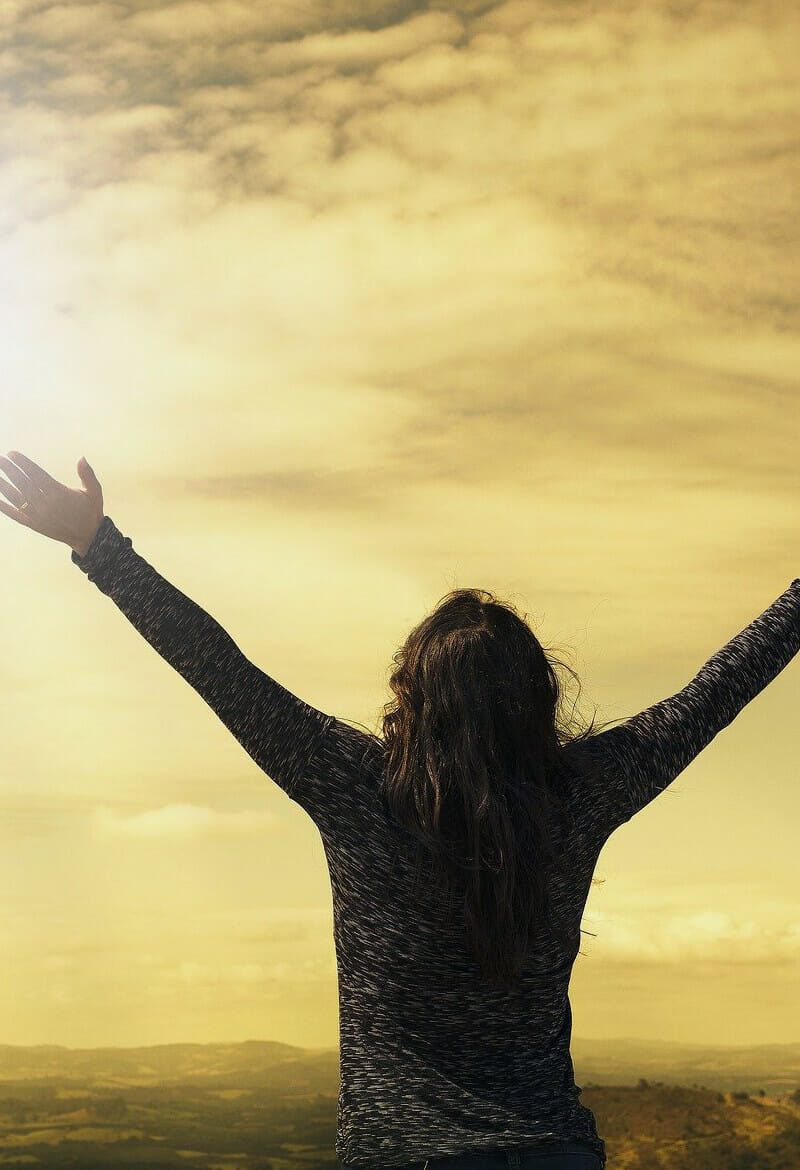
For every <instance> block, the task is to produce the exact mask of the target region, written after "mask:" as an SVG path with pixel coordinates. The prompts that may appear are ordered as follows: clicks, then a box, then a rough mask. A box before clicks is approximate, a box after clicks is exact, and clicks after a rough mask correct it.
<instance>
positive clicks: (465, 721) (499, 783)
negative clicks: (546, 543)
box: [381, 589, 595, 990]
mask: <svg viewBox="0 0 800 1170" xmlns="http://www.w3.org/2000/svg"><path fill="white" fill-rule="evenodd" d="M526 618H527V614H523V615H522V616H520V615H519V614H518V612H517V609H516V607H515V606H514V605H513V604H512V603H510V602H507V601H500V600H499V599H498V598H497V597H496V596H495V595H494V594H493V593H491V592H489V591H488V590H486V589H453V590H451V591H450V592H449V593H447V594H445V596H444V597H442V598H441V599H440V601H439V602H438V604H437V605H436V607H435V608H434V610H433V611H432V612H431V613H430V614H429V615H428V616H427V617H425V618H424V619H423V620H422V621H421V622H420V623H419V624H418V625H417V626H416V627H415V628H414V629H413V630H412V631H411V632H410V634H409V635H408V637H407V638H406V640H405V642H404V644H403V645H402V646H401V647H400V649H399V650H398V651H397V652H396V654H395V655H394V659H393V662H394V668H393V669H392V672H391V675H390V678H389V685H390V687H391V690H392V692H393V698H392V699H391V700H390V701H389V702H388V703H386V704H385V705H384V707H383V717H382V722H383V741H384V744H385V751H386V756H385V771H384V773H383V776H382V779H381V784H382V791H383V799H384V801H385V804H386V806H387V808H388V809H389V811H390V812H391V814H392V816H393V817H394V818H395V820H396V821H397V822H398V823H399V824H400V825H402V826H403V827H404V828H405V829H407V830H408V831H409V832H410V833H411V834H412V836H413V837H414V838H416V841H417V843H418V844H419V845H421V846H422V847H423V849H422V850H419V848H418V850H417V861H416V867H415V890H416V889H417V883H418V882H419V880H420V878H421V877H422V876H423V873H424V872H425V867H424V866H423V864H422V861H423V857H422V854H423V853H424V854H426V855H427V860H428V862H429V863H430V862H432V863H433V864H434V866H435V868H436V869H438V871H439V879H438V880H439V881H440V882H441V883H442V884H441V885H440V886H438V887H437V888H438V889H440V890H441V891H442V893H443V894H444V895H445V896H446V898H447V902H448V906H449V907H451V908H452V906H453V902H454V898H455V896H456V895H457V894H458V895H459V896H460V897H461V899H462V904H463V906H464V911H465V921H466V927H467V939H466V941H467V945H468V947H469V948H470V950H471V952H472V954H473V955H474V957H475V960H476V962H477V964H478V967H479V970H480V976H481V978H482V980H483V981H484V982H485V983H486V984H488V985H489V986H491V987H493V988H495V989H501V990H503V989H505V990H507V989H509V988H510V987H511V986H512V985H513V983H514V982H515V980H516V979H517V977H518V975H519V973H520V970H521V968H522V964H523V962H524V959H525V956H526V954H527V952H528V949H529V946H530V942H531V939H532V936H533V931H534V930H535V929H536V927H537V924H539V923H541V922H543V921H547V922H548V925H549V929H550V930H551V932H552V933H553V934H554V935H555V936H556V937H557V938H559V939H561V941H563V942H566V941H567V940H566V938H565V935H564V931H563V927H561V926H559V925H558V923H557V922H555V921H554V919H553V918H552V916H551V908H550V899H549V895H548V883H547V872H548V869H549V867H550V865H551V863H552V862H553V861H554V859H555V845H554V831H553V830H554V824H555V820H556V819H557V818H558V817H559V816H568V815H569V809H568V807H567V804H566V802H565V801H564V800H563V799H562V796H563V793H562V789H561V786H560V784H559V776H563V772H562V764H563V760H562V752H563V745H564V744H565V743H566V742H568V741H574V740H577V739H582V738H585V737H587V736H588V735H591V734H592V733H593V731H594V730H595V721H594V718H592V721H591V723H590V724H589V725H588V726H586V727H584V728H583V729H582V730H580V729H578V730H576V726H575V706H574V704H573V711H572V713H571V715H570V717H569V718H565V716H564V712H563V705H564V704H563V696H564V688H563V686H562V683H561V679H560V678H559V675H558V672H557V670H556V666H559V667H561V668H563V669H565V670H567V671H568V672H569V673H570V674H571V676H572V678H573V679H575V680H577V681H578V687H579V689H580V681H579V680H578V679H577V675H576V674H575V672H574V671H573V670H572V668H571V667H569V666H568V665H567V664H566V663H564V662H562V661H560V660H559V659H557V658H556V657H555V656H554V655H553V653H552V652H550V651H548V653H545V649H544V647H543V646H542V644H541V643H540V642H539V640H538V638H537V637H536V635H535V634H534V632H533V630H532V629H531V627H530V625H528V623H527V621H526V620H525V619H526ZM428 876H429V875H428Z"/></svg>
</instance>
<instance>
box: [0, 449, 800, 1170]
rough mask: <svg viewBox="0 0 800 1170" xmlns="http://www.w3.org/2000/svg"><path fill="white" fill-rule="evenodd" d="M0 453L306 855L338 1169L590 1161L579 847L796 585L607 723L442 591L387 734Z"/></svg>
mask: <svg viewBox="0 0 800 1170" xmlns="http://www.w3.org/2000/svg"><path fill="white" fill-rule="evenodd" d="M9 455H10V458H3V457H0V467H1V468H2V470H3V471H4V472H5V473H6V475H7V477H8V479H9V481H10V483H6V482H5V481H3V482H2V483H0V490H2V492H3V494H4V495H5V496H6V497H7V499H8V500H9V501H10V506H9V505H7V504H3V503H0V509H2V511H3V512H4V513H5V514H6V515H7V516H10V517H11V518H12V519H14V520H16V521H17V522H19V523H21V524H24V525H26V526H27V527H29V528H31V529H32V530H33V531H35V532H40V533H42V534H43V535H45V536H49V537H51V538H52V539H54V540H58V541H61V542H63V543H65V544H67V545H69V546H70V547H71V548H72V560H73V562H74V563H75V564H76V565H78V566H79V568H80V569H81V570H82V571H83V572H85V573H86V574H87V576H88V579H89V580H90V581H92V582H94V584H95V585H96V586H97V587H98V589H100V590H101V591H102V592H103V593H105V594H107V595H108V596H109V597H110V598H111V599H112V600H113V601H114V603H115V604H116V605H117V606H118V608H119V609H120V610H121V611H122V613H123V614H124V615H125V616H126V617H127V618H128V620H129V622H130V623H131V624H132V625H133V626H134V627H135V628H136V629H137V630H138V631H139V633H140V634H141V635H142V636H143V637H145V638H146V639H147V640H148V642H150V644H151V645H152V646H153V647H154V648H155V649H156V650H157V651H158V653H159V654H160V655H161V656H162V657H163V658H164V659H166V661H167V662H169V663H170V664H171V665H172V666H174V667H175V669H176V670H177V671H178V672H179V673H180V674H181V675H182V676H183V678H184V679H186V681H187V682H188V683H189V684H190V685H191V686H192V687H193V688H194V689H195V690H196V691H197V692H198V694H199V695H200V696H201V697H202V698H203V700H204V701H205V702H206V703H207V704H208V705H209V706H210V707H211V708H212V710H213V711H214V712H215V713H216V714H217V716H218V717H219V718H220V719H221V720H222V721H223V723H224V724H225V725H226V726H227V727H228V728H229V730H230V731H231V732H232V733H233V735H234V736H235V737H236V739H237V740H238V741H239V743H240V744H241V745H242V747H243V748H244V749H245V751H247V753H248V754H249V755H250V756H251V758H252V759H253V760H255V762H256V764H258V766H259V767H260V768H261V769H262V770H263V771H264V772H265V773H267V774H268V775H269V776H270V777H271V778H272V779H273V780H274V781H275V782H276V783H277V784H278V785H279V786H280V787H281V788H282V789H283V790H284V791H285V792H286V794H287V795H288V796H289V797H290V798H291V799H292V800H293V801H295V802H296V803H297V804H299V805H300V806H301V807H302V808H303V809H304V810H305V811H306V812H307V813H308V814H309V816H310V817H311V818H312V819H313V820H314V823H315V824H316V826H317V828H318V829H319V832H320V835H321V837H322V841H323V844H324V847H325V854H326V858H327V862H328V869H329V874H330V880H331V888H332V894H333V909H334V943H335V948H336V958H337V968H338V980H339V1032H340V1044H339V1053H340V1090H339V1099H338V1107H337V1129H336V1154H337V1156H338V1158H339V1160H340V1163H341V1165H342V1168H343V1170H366V1168H367V1167H369V1168H375V1167H387V1168H388V1167H393V1168H405V1170H503V1168H505V1167H517V1168H519V1170H523V1168H525V1170H527V1168H531V1170H532V1168H533V1167H535V1168H536V1170H601V1168H602V1167H604V1166H605V1164H606V1148H605V1143H604V1141H603V1140H602V1139H601V1138H600V1137H599V1135H598V1132H597V1127H596V1122H595V1117H594V1114H593V1113H592V1111H591V1109H589V1108H588V1107H587V1106H586V1105H584V1104H582V1102H581V1101H580V1094H581V1091H582V1090H581V1087H580V1086H579V1085H576V1083H575V1079H574V1072H573V1066H572V1061H571V1056H570V1038H571V1026H572V1014H571V1006H570V1001H569V995H568V987H569V981H570V974H571V970H572V965H573V962H574V960H575V957H576V955H577V953H578V947H579V942H580V934H581V927H580V922H581V916H582V912H583V909H584V905H585V902H586V897H587V894H588V891H589V889H590V886H591V883H592V875H593V872H594V868H595V864H596V862H597V858H598V855H599V853H600V850H601V849H602V847H603V845H604V844H605V842H606V841H607V840H608V838H609V836H610V835H611V834H612V833H613V832H614V831H615V829H617V828H618V827H619V826H621V825H622V824H624V823H625V822H627V821H629V820H630V819H631V817H633V816H634V815H635V814H636V813H637V812H638V811H640V810H641V809H643V808H644V807H645V806H646V805H647V804H649V803H650V802H651V801H652V800H654V799H655V797H656V796H658V794H659V793H661V792H662V791H663V790H664V789H665V788H666V787H667V786H668V785H669V784H671V783H672V781H673V780H674V779H675V777H676V776H678V775H679V774H680V773H681V772H682V771H683V770H684V769H685V768H686V767H687V765H688V764H689V763H690V762H691V761H692V760H693V759H694V758H695V756H697V754H698V753H699V752H700V751H701V750H702V749H703V748H704V747H705V746H706V745H707V744H709V743H710V741H711V740H712V739H713V738H714V737H715V736H716V735H717V734H718V732H720V731H721V730H722V729H723V728H724V727H726V726H727V725H728V724H730V723H731V721H732V720H733V719H734V718H735V716H736V715H737V714H738V712H739V711H741V710H742V708H743V707H744V706H745V705H746V704H747V703H749V702H750V700H751V699H753V698H754V697H755V696H756V695H757V694H758V693H759V692H760V691H761V690H762V689H763V688H764V687H765V686H766V685H767V684H768V683H769V682H770V681H771V680H772V679H773V678H775V676H776V675H777V674H778V673H779V672H780V671H781V670H782V669H783V668H784V667H785V666H786V665H787V663H788V662H789V661H790V660H791V659H792V658H793V657H794V655H795V654H796V653H797V651H798V649H799V648H800V578H795V579H794V580H793V581H792V582H791V583H790V584H789V585H788V586H787V588H786V589H785V590H784V592H783V593H781V594H780V596H779V597H777V599H776V600H774V601H773V602H772V603H771V604H770V605H769V606H768V607H767V608H766V609H765V610H764V611H763V613H761V615H760V616H758V617H756V618H754V620H753V621H751V622H750V624H749V625H747V626H746V627H745V628H744V629H743V630H742V631H741V632H740V633H738V634H736V635H735V636H734V637H732V638H731V640H730V641H729V642H727V643H726V644H725V645H724V646H723V647H722V648H721V649H720V650H718V651H717V652H716V653H715V654H714V655H713V656H712V657H711V658H710V659H709V660H708V661H707V662H706V663H705V665H704V666H703V667H702V668H701V669H700V670H699V672H698V673H697V674H696V675H695V676H694V678H692V679H691V681H690V682H688V683H687V684H686V686H684V687H683V688H682V689H681V690H679V691H678V692H677V693H675V694H674V695H672V696H670V697H669V698H666V699H663V700H661V701H660V702H657V703H654V704H653V705H652V706H650V707H648V708H647V709H646V710H644V711H641V712H640V713H639V714H637V715H634V716H632V717H631V718H629V719H626V720H624V721H623V722H621V723H619V724H618V725H616V726H613V727H610V728H607V729H605V730H601V731H598V730H597V729H596V727H595V726H594V724H593V723H592V724H591V725H590V726H589V727H588V728H586V729H584V730H581V731H575V730H574V729H573V728H571V727H570V726H569V725H568V722H565V721H564V720H563V719H562V717H561V698H562V693H561V687H560V680H559V677H558V675H557V674H556V671H555V669H554V667H553V657H552V655H548V654H546V653H545V651H544V648H543V647H542V645H541V644H540V642H539V641H538V639H537V638H536V636H535V635H534V633H533V632H532V630H531V628H530V626H529V625H528V624H527V622H526V621H525V620H524V618H523V617H521V616H520V615H518V614H517V613H516V611H515V610H514V609H513V607H512V606H510V605H508V604H506V603H503V602H500V601H498V599H497V598H495V597H494V595H493V594H491V593H488V592H487V591H485V590H480V589H459V590H453V591H452V592H451V593H449V594H447V595H446V596H445V597H444V598H443V599H442V600H441V601H440V603H439V604H438V605H437V607H436V608H435V609H434V610H433V612H432V613H431V614H429V615H427V616H426V617H425V618H424V620H423V621H422V622H421V623H420V624H419V625H418V626H417V627H416V628H415V629H414V630H412V631H411V633H410V634H409V635H408V637H407V639H406V641H405V643H404V645H403V646H402V647H401V648H400V650H398V651H397V653H396V654H395V657H394V669H393V671H392V674H391V678H390V686H391V689H392V692H393V698H392V700H391V701H390V702H389V703H387V704H386V706H385V709H384V716H383V728H382V731H383V734H382V736H377V735H373V734H371V733H368V732H365V731H364V730H361V729H358V728H355V727H352V726H350V725H349V724H348V723H346V722H345V721H344V720H343V719H340V718H337V717H336V716H334V715H330V714H327V713H325V712H323V711H320V710H318V709H317V708H315V707H313V706H311V705H310V704H308V703H306V702H304V701H303V700H302V699H300V698H299V697H298V696H296V695H294V694H292V693H291V691H289V690H287V689H286V688H285V687H283V686H281V684H280V683H278V682H277V681H276V680H275V679H273V678H271V677H270V676H269V675H268V674H265V673H264V672H263V671H262V670H260V669H259V668H258V667H257V666H255V665H254V664H253V663H252V662H250V661H249V660H248V659H247V658H246V657H245V655H244V654H243V653H242V651H241V650H240V649H239V648H238V646H237V645H236V644H235V643H234V641H233V640H232V638H231V637H230V636H229V635H228V634H227V633H226V632H225V630H224V629H223V628H222V627H221V626H220V625H219V624H218V623H217V622H216V621H215V620H214V618H212V617H211V616H210V615H209V614H207V613H206V612H205V611H204V610H203V609H201V608H200V607H199V606H198V605H197V604H196V603H195V602H194V601H192V600H190V599H189V598H188V597H186V596H185V595H184V594H183V593H181V592H180V590H178V589H177V588H176V587H175V586H174V585H172V584H170V583H169V582H168V581H167V580H165V578H164V577H162V576H161V575H160V574H159V573H158V572H156V570H155V569H154V568H152V566H151V565H150V564H148V562H147V561H146V560H145V559H144V558H143V557H142V556H140V555H139V553H137V552H136V551H135V550H134V548H133V545H132V542H131V538H130V537H128V536H123V535H122V533H121V532H120V531H119V529H118V528H117V527H116V525H115V524H114V522H113V521H112V519H111V518H110V517H109V516H108V515H106V514H105V513H104V511H103V496H102V489H101V487H100V484H99V482H98V480H97V478H96V476H95V474H94V472H93V471H92V469H91V468H90V467H89V465H88V464H87V463H86V461H85V459H81V460H80V462H79V463H78V474H79V476H80V478H81V480H82V483H83V488H82V489H72V488H69V487H66V486H65V485H64V484H61V483H59V482H58V481H57V480H55V479H53V478H52V477H51V476H50V475H48V474H47V472H45V471H44V470H43V469H42V468H41V467H39V466H38V465H37V464H36V463H34V462H33V461H32V460H31V459H29V458H27V457H26V456H24V455H22V454H20V453H18V452H15V451H12V452H10V453H9Z"/></svg>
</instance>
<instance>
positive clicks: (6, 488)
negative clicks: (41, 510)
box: [0, 478, 25, 507]
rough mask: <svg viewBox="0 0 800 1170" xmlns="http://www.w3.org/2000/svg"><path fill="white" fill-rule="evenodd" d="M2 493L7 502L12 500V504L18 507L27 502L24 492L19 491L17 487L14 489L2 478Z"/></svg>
mask: <svg viewBox="0 0 800 1170" xmlns="http://www.w3.org/2000/svg"><path fill="white" fill-rule="evenodd" d="M0 492H2V493H3V495H4V496H5V497H6V499H7V500H11V503H12V504H16V506H17V507H19V506H20V504H24V502H25V497H24V495H23V494H22V492H20V491H17V489H16V488H15V487H12V486H11V484H10V483H6V481H5V480H4V479H2V478H0Z"/></svg>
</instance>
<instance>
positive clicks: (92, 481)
mask: <svg viewBox="0 0 800 1170" xmlns="http://www.w3.org/2000/svg"><path fill="white" fill-rule="evenodd" d="M78 475H79V476H80V478H81V483H82V484H83V485H84V487H86V488H88V489H89V490H90V491H95V490H96V489H97V488H99V487H100V481H99V480H98V478H97V476H96V475H95V473H94V472H93V471H92V469H91V467H90V466H89V464H88V463H87V462H86V456H85V455H81V457H80V459H79V460H78Z"/></svg>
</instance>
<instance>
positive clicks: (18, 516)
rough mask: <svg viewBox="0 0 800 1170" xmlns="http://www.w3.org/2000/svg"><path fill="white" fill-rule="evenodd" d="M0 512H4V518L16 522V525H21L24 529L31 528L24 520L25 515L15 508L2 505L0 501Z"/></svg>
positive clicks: (29, 523) (27, 521)
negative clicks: (7, 517)
mask: <svg viewBox="0 0 800 1170" xmlns="http://www.w3.org/2000/svg"><path fill="white" fill-rule="evenodd" d="M0 512H5V514H6V516H10V517H11V519H12V520H16V521H17V523H18V524H22V525H23V527H25V528H33V525H32V524H31V522H30V521H29V520H26V519H25V513H24V512H20V511H18V510H17V508H12V507H11V506H10V505H9V504H4V503H3V501H2V500H0Z"/></svg>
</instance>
